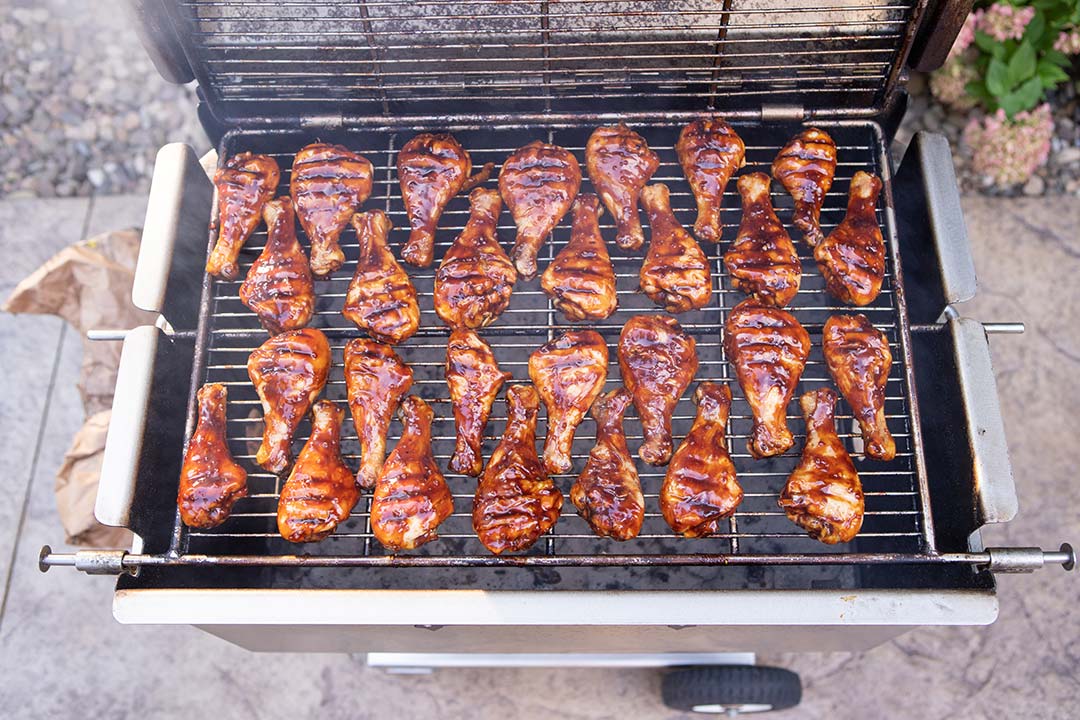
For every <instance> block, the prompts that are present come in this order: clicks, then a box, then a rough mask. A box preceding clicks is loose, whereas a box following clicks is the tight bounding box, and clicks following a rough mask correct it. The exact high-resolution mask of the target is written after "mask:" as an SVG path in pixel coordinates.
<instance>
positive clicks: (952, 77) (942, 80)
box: [930, 57, 979, 112]
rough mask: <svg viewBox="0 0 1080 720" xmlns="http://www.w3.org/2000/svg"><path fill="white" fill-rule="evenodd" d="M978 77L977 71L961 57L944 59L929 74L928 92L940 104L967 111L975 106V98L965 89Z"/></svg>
mask: <svg viewBox="0 0 1080 720" xmlns="http://www.w3.org/2000/svg"><path fill="white" fill-rule="evenodd" d="M978 79H979V71H978V70H976V69H975V66H974V65H973V64H971V63H970V62H968V61H967V60H965V58H963V57H954V58H951V59H949V60H946V61H945V64H944V65H942V66H941V67H940V68H939V69H937V70H935V71H934V72H933V73H931V75H930V93H931V94H932V95H933V96H934V97H935V98H936V99H937V101H938V102H940V103H941V104H942V105H947V106H949V107H950V108H952V109H953V110H957V111H959V112H967V111H968V110H971V109H972V108H973V107H975V103H976V99H975V96H974V95H971V94H970V93H969V92H968V91H967V84H968V83H969V82H971V81H972V80H978Z"/></svg>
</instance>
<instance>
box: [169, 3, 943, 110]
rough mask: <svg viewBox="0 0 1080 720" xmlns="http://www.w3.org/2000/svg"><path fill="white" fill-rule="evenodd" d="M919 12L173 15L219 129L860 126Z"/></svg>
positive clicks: (506, 10) (533, 10)
mask: <svg viewBox="0 0 1080 720" xmlns="http://www.w3.org/2000/svg"><path fill="white" fill-rule="evenodd" d="M925 4H926V2H925V0H810V1H807V2H804V1H803V0H786V1H784V2H776V1H775V0H651V1H648V2H614V1H611V0H569V1H562V0H560V1H558V2H549V1H545V0H539V1H538V0H465V1H464V2H454V3H451V2H433V1H430V0H416V1H415V2H397V1H396V0H358V1H357V0H348V1H345V0H341V1H337V0H324V1H323V2H317V3H312V2H289V1H285V2H274V3H267V2H261V1H257V0H185V1H184V2H179V3H176V5H175V6H174V7H172V9H171V12H172V21H173V24H174V25H175V26H176V28H177V30H178V32H177V35H178V36H179V37H180V38H181V39H182V42H183V44H184V50H185V53H186V54H187V57H188V60H189V63H190V65H191V67H192V69H193V70H194V72H195V74H196V77H197V78H198V80H199V85H200V87H201V88H202V90H203V91H204V92H205V93H206V94H207V98H208V100H209V102H210V104H211V106H213V107H214V108H215V114H216V115H217V116H218V117H219V118H220V119H222V120H224V121H225V122H226V124H229V123H231V122H232V121H234V120H242V119H244V118H249V117H253V116H256V117H257V116H267V115H269V116H277V117H292V118H302V117H304V116H306V115H312V114H318V113H326V112H335V113H342V114H343V115H345V116H346V117H364V116H384V117H385V116H390V117H395V116H401V115H407V114H414V115H425V114H434V115H441V114H445V112H446V105H445V103H447V102H451V103H460V104H462V107H461V108H460V110H461V111H462V112H470V113H472V112H477V113H480V112H496V113H515V112H550V111H555V112H559V111H563V112H580V111H591V110H593V109H594V108H595V102H596V101H597V100H598V99H602V100H603V101H604V106H605V108H606V109H607V110H609V111H611V112H627V111H642V110H678V109H700V108H702V107H706V106H708V107H717V108H720V109H722V110H723V111H724V112H726V113H728V114H729V115H730V114H731V113H732V112H734V111H737V110H740V109H742V110H757V109H759V108H760V106H761V104H762V103H802V104H804V105H805V106H807V107H817V108H840V109H841V111H842V112H849V113H858V112H861V113H862V114H864V115H866V116H868V115H870V114H873V112H874V110H873V109H874V108H880V107H881V106H882V104H883V101H884V99H885V97H886V94H887V91H888V89H889V88H890V87H892V86H894V85H895V83H896V80H897V77H898V71H899V68H900V66H901V64H902V61H903V59H904V56H905V55H906V50H907V47H908V46H909V44H910V39H911V37H912V34H913V31H914V28H915V27H916V25H917V22H916V21H917V20H918V18H919V16H920V14H921V12H922V9H923V7H924V6H925Z"/></svg>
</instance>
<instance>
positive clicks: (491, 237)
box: [435, 188, 517, 329]
mask: <svg viewBox="0 0 1080 720" xmlns="http://www.w3.org/2000/svg"><path fill="white" fill-rule="evenodd" d="M469 201H470V202H471V203H472V208H471V210H470V214H469V222H468V223H467V224H466V225H465V229H464V230H462V231H461V234H460V235H458V237H457V239H456V240H454V244H453V245H452V246H450V249H449V250H447V251H446V255H444V256H443V260H442V263H441V264H440V265H439V269H438V270H437V271H436V272H435V312H436V314H438V316H439V317H440V318H441V319H442V321H443V322H444V323H446V324H447V325H448V326H449V327H452V328H456V327H467V328H473V329H477V328H482V327H486V326H487V325H490V324H491V323H493V322H494V321H495V319H496V318H498V317H499V315H501V314H502V312H503V310H505V309H506V307H507V305H509V304H510V293H512V292H513V290H514V283H515V282H516V281H517V271H516V270H515V269H514V265H513V263H511V262H510V258H508V257H507V256H506V252H505V251H504V250H503V249H502V246H501V245H499V237H498V235H497V234H496V228H497V227H498V224H499V209H500V208H501V207H502V201H501V200H500V199H499V193H497V192H495V191H494V190H484V189H482V188H477V189H475V190H473V191H472V193H471V194H470V195H469Z"/></svg>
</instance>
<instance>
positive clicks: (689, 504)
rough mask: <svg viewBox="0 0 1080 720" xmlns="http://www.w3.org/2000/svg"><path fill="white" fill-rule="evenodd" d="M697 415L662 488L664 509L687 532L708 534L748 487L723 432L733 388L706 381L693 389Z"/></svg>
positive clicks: (676, 527) (671, 522)
mask: <svg viewBox="0 0 1080 720" xmlns="http://www.w3.org/2000/svg"><path fill="white" fill-rule="evenodd" d="M694 401H695V402H697V417H695V418H694V424H693V426H692V427H691V428H690V432H689V434H687V436H686V439H685V440H683V441H682V444H681V445H679V447H678V449H677V450H675V454H674V455H673V456H672V457H671V464H670V465H669V466H668V470H667V474H666V475H665V476H664V484H663V485H662V486H661V488H660V512H661V514H663V516H664V520H666V521H667V524H668V525H670V526H671V529H672V530H674V531H675V532H677V533H679V534H680V535H682V536H683V537H707V536H709V535H713V534H715V533H716V532H718V531H719V529H720V528H719V525H720V521H721V520H723V519H724V518H726V517H728V516H730V515H731V514H732V513H734V512H735V508H737V507H738V506H739V503H741V502H742V497H743V490H742V488H741V487H740V486H739V481H738V480H737V479H736V477H735V464H734V463H733V462H731V456H730V455H728V451H727V446H726V445H725V444H724V432H725V428H726V427H727V420H728V413H729V412H730V411H731V388H729V387H728V386H727V385H726V384H721V383H714V382H702V383H699V384H698V386H697V390H696V391H695V392H694Z"/></svg>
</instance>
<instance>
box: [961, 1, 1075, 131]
mask: <svg viewBox="0 0 1080 720" xmlns="http://www.w3.org/2000/svg"><path fill="white" fill-rule="evenodd" d="M979 4H980V5H982V6H983V7H981V8H980V9H978V10H976V11H975V12H973V13H972V14H971V17H969V18H968V21H969V23H970V26H969V25H968V24H965V27H966V28H968V32H967V33H966V34H965V33H964V32H961V37H958V38H957V42H958V43H960V41H961V40H963V42H964V46H963V47H964V48H965V49H966V48H968V47H971V46H973V47H974V48H975V49H976V50H975V51H974V52H973V53H972V54H973V55H974V60H973V62H974V66H975V68H976V70H977V72H978V77H977V78H975V79H974V80H972V81H971V82H969V83H968V85H967V89H968V92H970V93H971V94H972V95H974V96H975V99H976V101H977V102H978V103H979V104H980V105H982V106H983V108H984V109H986V110H987V111H988V112H991V113H993V112H996V111H998V110H1003V111H1004V112H1005V116H1006V117H1008V118H1013V117H1014V116H1015V115H1016V114H1017V113H1020V112H1022V111H1025V110H1031V109H1032V108H1034V107H1035V106H1036V105H1038V104H1039V103H1040V102H1041V101H1042V100H1043V98H1044V96H1045V95H1046V92H1047V91H1048V90H1050V89H1052V88H1054V87H1056V86H1057V84H1058V83H1060V82H1063V81H1065V80H1068V79H1069V76H1068V74H1067V73H1066V72H1065V70H1064V68H1065V67H1068V65H1069V57H1068V56H1069V54H1072V51H1073V50H1074V46H1077V45H1080V37H1076V38H1075V39H1076V40H1077V42H1075V43H1074V42H1073V40H1074V36H1075V35H1076V34H1077V25H1080V2H1077V0H1008V1H1007V2H1006V1H1005V0H998V1H997V2H993V3H979ZM971 30H974V32H973V33H972V32H971ZM1075 49H1080V47H1077V48H1075ZM954 52H957V51H956V50H955V48H954ZM958 52H965V50H960V51H958Z"/></svg>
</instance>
